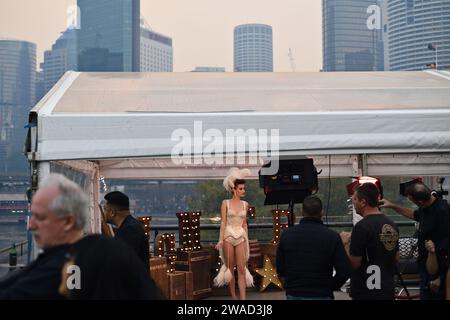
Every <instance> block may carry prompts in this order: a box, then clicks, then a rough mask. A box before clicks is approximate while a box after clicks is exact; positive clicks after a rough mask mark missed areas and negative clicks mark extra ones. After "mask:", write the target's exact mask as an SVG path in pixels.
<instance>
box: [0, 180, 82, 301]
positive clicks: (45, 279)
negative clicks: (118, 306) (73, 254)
mask: <svg viewBox="0 0 450 320" xmlns="http://www.w3.org/2000/svg"><path fill="white" fill-rule="evenodd" d="M88 208H89V207H88V198H87V196H86V195H85V194H84V192H83V191H82V190H81V188H80V187H79V186H78V185H77V184H75V183H74V182H72V181H70V180H69V179H67V178H66V177H64V176H63V175H60V174H51V175H50V176H49V177H48V178H47V179H46V180H45V181H44V182H43V183H42V184H41V185H40V187H39V190H38V191H37V192H36V194H35V195H34V197H33V200H32V203H31V219H30V223H29V229H30V231H31V232H32V233H33V237H34V240H35V241H36V244H37V246H38V247H39V248H40V249H42V253H41V254H39V256H38V257H37V259H36V260H35V261H33V262H31V263H30V264H29V265H28V266H26V267H25V268H24V269H22V270H20V271H16V272H13V273H10V274H9V275H7V276H6V277H5V278H4V279H1V280H0V300H37V299H39V300H40V299H51V300H54V299H62V296H61V295H60V294H59V292H58V287H59V285H60V282H61V269H62V267H63V265H64V263H65V260H66V253H67V251H68V249H69V246H70V245H71V244H73V243H75V242H76V241H78V240H79V239H81V238H82V237H83V228H84V227H85V225H86V223H87V220H88Z"/></svg>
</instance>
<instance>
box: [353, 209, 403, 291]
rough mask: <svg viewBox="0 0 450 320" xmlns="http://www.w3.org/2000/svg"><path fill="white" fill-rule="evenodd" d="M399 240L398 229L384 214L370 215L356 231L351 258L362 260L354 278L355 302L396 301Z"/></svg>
mask: <svg viewBox="0 0 450 320" xmlns="http://www.w3.org/2000/svg"><path fill="white" fill-rule="evenodd" d="M398 238H399V232H398V227H397V226H396V224H395V223H394V222H393V221H392V220H391V219H389V218H388V217H386V216H385V215H384V214H375V215H368V216H366V217H365V218H364V219H362V220H361V221H360V222H358V223H357V224H356V225H355V226H354V227H353V231H352V237H351V243H350V254H351V255H352V256H354V257H362V262H361V266H360V267H359V269H357V270H354V271H353V273H352V277H351V286H350V292H351V296H352V298H353V299H364V300H372V299H383V300H392V299H394V274H395V265H396V263H397V260H396V255H397V252H398Z"/></svg>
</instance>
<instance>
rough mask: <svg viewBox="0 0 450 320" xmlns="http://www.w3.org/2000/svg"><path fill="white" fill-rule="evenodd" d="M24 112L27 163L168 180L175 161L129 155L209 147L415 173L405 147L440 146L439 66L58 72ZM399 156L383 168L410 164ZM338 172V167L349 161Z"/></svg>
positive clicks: (439, 149)
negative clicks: (81, 162)
mask: <svg viewBox="0 0 450 320" xmlns="http://www.w3.org/2000/svg"><path fill="white" fill-rule="evenodd" d="M30 118H32V119H33V118H37V127H36V128H33V127H32V128H31V129H30V140H31V141H29V143H28V145H30V146H36V148H35V149H33V150H28V151H29V154H28V156H29V158H30V159H35V160H36V161H52V160H78V159H85V160H98V161H100V165H101V171H102V170H103V171H104V172H105V173H108V175H109V174H110V175H111V177H113V176H117V175H118V173H117V172H118V171H119V169H117V168H114V167H111V165H112V164H113V163H114V161H119V162H118V163H120V164H121V165H124V164H126V165H127V167H126V168H122V169H120V170H125V169H127V170H128V171H133V172H134V173H133V175H134V176H139V174H138V172H141V173H142V172H144V170H152V171H155V170H161V172H167V174H168V175H170V176H171V177H177V174H178V176H180V172H181V171H182V168H183V165H178V166H177V167H176V168H174V167H172V166H166V167H160V168H159V169H155V168H157V166H151V167H147V166H148V163H147V162H144V163H143V162H141V160H140V158H164V157H170V156H171V155H178V154H180V153H181V154H183V155H184V156H186V157H188V158H189V157H190V156H191V155H200V156H201V155H203V154H208V152H207V150H209V151H211V147H213V148H214V152H215V154H217V155H222V154H230V153H234V152H239V151H242V150H244V151H247V152H256V153H257V154H256V156H266V155H269V156H270V153H269V154H264V152H262V153H261V151H262V150H265V149H268V150H279V152H280V154H281V155H288V156H302V155H317V156H323V155H328V154H332V155H342V156H344V155H347V156H352V155H353V156H354V155H358V154H371V155H373V156H376V155H383V154H390V155H402V154H404V155H408V156H409V159H413V160H411V161H413V162H412V163H411V169H410V171H409V172H410V173H411V174H419V173H417V171H416V173H414V171H413V169H412V168H413V167H414V165H417V163H418V162H417V159H416V158H414V154H421V155H426V154H427V153H430V154H433V155H434V157H436V156H439V155H448V153H450V72H447V71H439V72H436V71H434V72H348V73H341V72H332V73H76V72H68V73H66V75H65V76H64V77H63V78H62V79H61V80H60V81H59V82H58V83H57V84H56V85H55V86H54V88H53V89H52V90H51V91H50V92H49V93H48V94H47V95H46V96H45V97H44V98H43V99H42V100H41V101H40V102H39V103H38V105H37V106H36V107H35V108H34V109H33V110H32V111H31V115H30ZM194 142H195V143H194ZM174 151H177V152H178V153H177V152H174ZM344 158H345V157H344ZM105 159H116V160H108V161H106V160H105ZM124 159H129V160H125V161H122V160H124ZM371 159H376V157H374V158H371ZM380 159H382V161H387V159H388V158H387V157H385V158H380ZM424 159H427V160H424ZM443 159H444V160H442V159H441V160H442V161H441V162H439V163H438V164H436V162H435V161H436V160H435V159H434V158H422V159H421V160H420V161H425V162H426V163H423V162H421V163H420V165H421V168H422V169H423V170H425V166H426V165H436V166H437V167H438V168H439V170H441V169H445V168H446V167H445V166H447V163H448V158H447V157H444V158H443ZM374 161H375V160H374ZM402 161H403V162H402V163H399V164H396V165H395V166H394V164H392V166H391V167H390V168H391V169H392V170H394V169H395V168H397V169H400V168H401V167H402V166H404V164H405V163H409V162H410V161H409V160H407V159H406V158H404V159H403V160H402ZM142 166H143V167H142ZM334 167H336V168H338V167H339V165H338V164H333V168H334ZM369 167H371V168H381V167H382V165H381V164H380V165H378V164H376V163H373V164H372V165H369ZM150 168H153V169H150ZM255 168H256V166H255ZM342 168H343V169H342V170H343V173H348V172H349V169H348V168H350V166H348V165H347V164H346V165H343V166H342ZM417 168H418V167H416V169H417ZM132 169H133V170H132ZM208 169H210V168H208V167H202V166H201V165H200V166H198V168H197V167H196V168H192V170H190V172H197V173H196V175H197V176H208V174H211V172H210V171H211V170H209V171H208V172H207V171H200V170H208ZM220 170H222V172H220V176H222V175H223V170H225V168H222V169H219V170H218V171H217V172H219V171H220ZM373 170H375V169H373ZM386 170H387V169H386ZM389 170H390V169H389ZM433 170H434V169H427V170H425V171H426V172H431V171H433ZM436 170H438V169H436ZM445 170H446V169H445ZM188 171H189V170H188ZM381 171H382V170H381ZM401 171H402V172H404V173H405V172H406V171H407V170H406V169H404V168H403V169H401ZM374 172H378V171H376V170H375V171H374ZM336 174H337V173H336ZM146 175H148V176H155V175H157V174H155V173H152V174H151V175H150V174H146ZM213 175H214V174H213ZM337 175H339V174H337ZM345 175H347V174H345ZM217 176H219V174H218V175H217Z"/></svg>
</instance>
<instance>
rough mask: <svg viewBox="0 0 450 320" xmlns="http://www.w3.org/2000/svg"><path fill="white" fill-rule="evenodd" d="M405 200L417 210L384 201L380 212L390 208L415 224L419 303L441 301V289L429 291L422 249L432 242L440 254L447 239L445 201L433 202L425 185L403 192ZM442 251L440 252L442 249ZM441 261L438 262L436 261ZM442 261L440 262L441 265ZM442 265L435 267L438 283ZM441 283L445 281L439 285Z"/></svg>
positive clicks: (449, 213)
mask: <svg viewBox="0 0 450 320" xmlns="http://www.w3.org/2000/svg"><path fill="white" fill-rule="evenodd" d="M406 196H407V197H408V199H409V200H410V201H411V202H412V203H414V204H415V205H417V206H418V209H417V210H413V209H410V208H405V207H401V206H399V205H396V204H394V203H392V202H390V201H388V200H385V199H383V200H381V203H382V204H381V206H380V207H381V208H391V209H393V210H395V211H396V212H397V213H399V214H401V215H403V216H405V217H406V218H409V219H413V220H415V221H417V222H419V232H418V249H419V259H418V263H419V274H420V280H421V281H420V282H421V283H420V295H421V299H423V300H432V299H433V300H434V299H443V298H444V297H445V291H444V286H441V289H440V290H439V292H437V293H434V292H432V290H431V289H430V281H431V280H433V279H432V277H431V276H430V275H429V273H428V272H427V268H426V261H427V257H428V251H427V249H426V247H425V243H426V242H427V241H430V240H431V241H432V242H433V243H434V244H435V246H436V249H438V250H439V251H441V250H440V249H441V247H443V246H444V245H445V243H446V242H447V241H448V239H449V238H450V206H449V204H448V202H447V201H446V200H443V199H440V198H437V197H436V196H435V195H434V194H433V193H432V192H431V190H430V188H428V187H427V186H426V185H425V184H423V183H421V182H416V183H414V184H412V185H410V186H409V187H408V188H407V189H406ZM442 249H443V248H442ZM438 260H441V259H438ZM444 260H445V259H442V261H444ZM446 271H447V269H446V268H445V266H444V265H442V264H441V265H440V266H439V274H440V276H441V279H442V280H444V279H446ZM441 283H445V281H441Z"/></svg>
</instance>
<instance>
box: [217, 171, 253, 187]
mask: <svg viewBox="0 0 450 320" xmlns="http://www.w3.org/2000/svg"><path fill="white" fill-rule="evenodd" d="M250 174H251V172H250V170H249V169H239V168H231V169H230V171H228V174H227V176H226V177H225V179H223V186H224V188H225V189H226V190H227V191H229V192H231V191H232V190H233V188H234V182H235V181H236V180H238V179H239V180H242V179H244V178H245V177H247V176H249V175H250Z"/></svg>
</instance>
